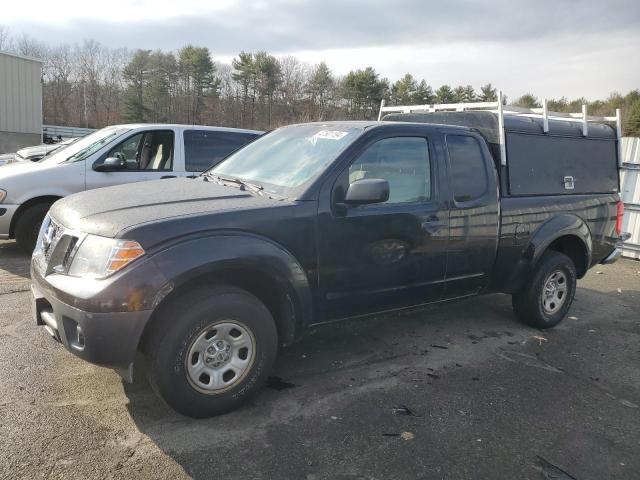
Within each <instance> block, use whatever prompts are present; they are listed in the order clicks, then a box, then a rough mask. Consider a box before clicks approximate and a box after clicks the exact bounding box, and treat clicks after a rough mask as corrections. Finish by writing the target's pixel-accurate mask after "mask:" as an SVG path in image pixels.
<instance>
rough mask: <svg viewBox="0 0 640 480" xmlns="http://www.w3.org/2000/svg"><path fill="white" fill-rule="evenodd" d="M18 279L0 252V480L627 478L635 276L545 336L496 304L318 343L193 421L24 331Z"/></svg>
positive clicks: (617, 282)
mask: <svg viewBox="0 0 640 480" xmlns="http://www.w3.org/2000/svg"><path fill="white" fill-rule="evenodd" d="M27 263H28V260H27V258H26V257H25V256H24V255H22V254H20V253H19V252H18V250H17V248H16V247H15V244H13V243H11V242H0V313H1V314H0V391H1V392H2V393H1V395H0V459H2V460H0V478H2V479H5V478H11V479H13V478H28V479H39V478H51V479H53V478H60V479H74V478H78V479H86V478H122V479H138V478H140V479H142V478H145V479H147V478H167V479H177V478H189V477H193V478H214V477H221V478H228V479H233V478H243V479H253V478H256V479H257V478H294V479H304V480H314V479H325V478H332V479H390V478H394V479H395V478H398V479H409V478H416V479H418V478H419V479H432V478H433V479H466V478H473V479H476V478H487V479H502V478H505V479H506V478H518V479H528V478H531V479H558V480H566V479H579V480H583V479H598V480H602V479H609V478H611V479H614V478H615V479H637V478H638V477H639V475H640V474H639V473H638V472H640V455H638V449H639V448H640V368H639V367H640V262H636V261H630V260H623V261H620V262H618V263H617V264H615V265H611V266H602V267H596V268H594V269H593V270H591V271H590V273H589V274H588V276H587V277H586V278H585V279H583V280H582V281H580V282H579V289H578V292H577V295H576V301H575V303H574V305H573V307H572V309H571V312H570V316H569V317H568V318H567V319H566V320H565V321H564V322H563V323H562V324H561V325H560V326H558V327H557V328H555V329H553V330H551V331H545V332H540V331H537V330H535V329H531V328H528V327H525V326H523V325H521V324H519V323H518V322H516V320H515V318H514V315H513V313H512V311H511V306H510V299H509V297H507V296H503V295H491V296H486V297H479V298H475V299H471V300H466V301H464V302H459V303H451V304H448V305H443V306H439V307H435V308H430V309H426V310H420V311H414V312H411V313H403V314H400V315H399V314H395V315H387V316H384V317H378V318H374V319H370V320H358V321H351V322H346V323H343V324H339V325H334V326H331V327H324V328H321V329H317V330H315V331H314V332H312V334H311V335H310V336H308V337H307V338H305V339H304V340H303V341H301V342H299V343H298V344H296V345H294V346H292V347H290V348H288V349H286V350H284V351H283V352H282V354H281V357H280V359H279V361H278V365H277V367H276V371H275V373H274V375H276V376H278V377H280V378H281V379H282V380H281V381H274V382H272V384H271V386H270V387H268V388H266V389H265V390H264V392H263V393H262V394H261V395H260V396H258V397H257V398H256V399H255V400H253V401H252V402H251V403H249V404H248V405H246V406H245V407H244V408H242V409H240V410H238V411H236V412H233V413H230V414H227V415H224V416H221V417H217V418H212V419H208V420H192V419H188V418H185V417H182V416H180V415H177V414H175V413H174V412H172V411H170V410H169V409H167V408H166V407H165V406H164V405H163V404H161V403H160V401H159V400H157V399H156V397H155V396H154V394H153V393H152V392H151V390H150V388H149V386H148V385H147V383H146V382H145V381H144V372H140V371H138V372H137V374H136V376H137V377H138V378H137V380H136V382H135V383H134V384H132V385H129V384H126V383H123V382H122V381H121V380H120V378H119V377H118V376H117V375H116V374H115V373H114V372H112V371H110V370H107V369H103V368H100V367H96V366H93V365H90V364H88V363H85V362H83V361H81V360H79V359H77V358H75V357H74V356H73V355H71V354H70V353H68V352H67V351H66V350H64V349H63V348H62V347H61V346H59V345H58V344H56V343H55V342H54V341H53V340H52V339H51V338H49V337H48V335H47V334H46V332H45V331H44V330H43V329H41V328H37V327H36V326H35V324H34V321H33V320H32V318H31V316H30V313H29V309H30V305H29V294H28V291H27V289H28V285H29V280H28V269H27ZM402 407H408V410H403V408H402ZM394 408H398V409H399V410H398V411H396V413H394ZM402 412H404V413H410V414H409V415H406V414H402Z"/></svg>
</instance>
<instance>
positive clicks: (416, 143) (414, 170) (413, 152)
mask: <svg viewBox="0 0 640 480" xmlns="http://www.w3.org/2000/svg"><path fill="white" fill-rule="evenodd" d="M365 178H381V179H384V180H386V181H387V182H389V200H387V202H386V203H416V202H424V201H427V200H429V199H430V198H431V167H430V163H429V149H428V146H427V140H426V139H425V138H422V137H394V138H385V139H383V140H379V141H377V142H376V143H374V144H373V145H371V146H369V147H368V148H367V149H366V150H365V151H364V152H363V153H362V154H361V155H360V156H359V157H358V159H357V160H356V161H355V162H353V163H352V164H351V166H350V167H349V183H353V182H355V181H358V180H362V179H365Z"/></svg>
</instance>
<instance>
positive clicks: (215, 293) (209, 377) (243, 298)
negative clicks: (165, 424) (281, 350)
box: [145, 287, 278, 417]
mask: <svg viewBox="0 0 640 480" xmlns="http://www.w3.org/2000/svg"><path fill="white" fill-rule="evenodd" d="M158 320H159V321H158V322H157V323H155V324H154V325H152V328H153V331H152V333H151V335H150V337H149V341H148V342H147V343H146V345H145V355H146V357H147V375H148V377H149V382H150V383H151V385H152V387H153V388H154V389H155V390H156V392H157V393H159V394H160V396H161V397H162V398H163V399H164V400H165V401H166V402H167V403H168V404H169V406H171V407H172V408H173V409H175V410H176V411H178V412H179V413H182V414H183V415H188V416H190V417H210V416H213V415H218V414H221V413H225V412H228V411H230V410H233V409H235V408H237V407H238V406H239V405H240V404H241V403H242V402H244V401H245V400H246V399H248V398H249V397H251V396H252V395H253V394H255V393H257V392H258V391H259V390H260V388H261V387H262V385H263V384H264V383H265V381H266V379H267V376H268V374H269V371H270V369H271V367H272V365H273V362H274V360H275V357H276V353H277V347H278V335H277V331H276V326H275V322H274V320H273V317H272V316H271V313H270V312H269V310H268V309H267V308H266V307H265V306H264V304H263V303H262V302H261V301H260V300H258V299H257V298H256V297H255V296H253V295H252V294H250V293H249V292H247V291H245V290H242V289H239V288H235V287H209V288H205V287H203V288H200V289H198V290H196V291H194V292H191V293H190V294H187V295H184V296H182V297H180V298H178V299H177V300H175V301H174V302H173V303H172V304H171V305H170V306H169V307H168V308H167V309H165V310H164V311H163V312H162V313H161V317H160V318H159V319H158Z"/></svg>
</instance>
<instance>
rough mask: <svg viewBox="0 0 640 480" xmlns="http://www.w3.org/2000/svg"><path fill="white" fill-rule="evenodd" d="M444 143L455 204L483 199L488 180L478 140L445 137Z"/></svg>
mask: <svg viewBox="0 0 640 480" xmlns="http://www.w3.org/2000/svg"><path fill="white" fill-rule="evenodd" d="M446 143H447V151H448V153H449V171H450V172H451V187H452V188H453V195H454V199H455V201H456V203H463V202H470V201H473V200H477V199H478V198H481V197H483V196H484V194H485V193H487V190H488V188H489V179H488V175H487V167H486V164H485V160H484V155H483V154H482V147H481V146H480V143H479V142H478V140H476V139H475V138H474V137H471V136H469V135H447V136H446Z"/></svg>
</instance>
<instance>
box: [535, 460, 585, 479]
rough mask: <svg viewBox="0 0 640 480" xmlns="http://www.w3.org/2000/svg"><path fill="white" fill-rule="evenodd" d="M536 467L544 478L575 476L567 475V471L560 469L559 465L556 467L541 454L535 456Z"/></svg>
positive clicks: (569, 477) (571, 477)
mask: <svg viewBox="0 0 640 480" xmlns="http://www.w3.org/2000/svg"><path fill="white" fill-rule="evenodd" d="M536 459H537V462H536V463H537V464H538V465H537V466H536V467H537V469H538V470H540V472H541V473H542V474H543V475H544V478H548V479H553V480H576V477H573V476H571V475H569V473H567V472H565V471H564V470H562V469H561V468H560V467H556V466H555V465H554V464H553V463H551V462H548V461H547V460H545V459H544V458H542V457H541V456H539V455H538V456H536Z"/></svg>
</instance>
